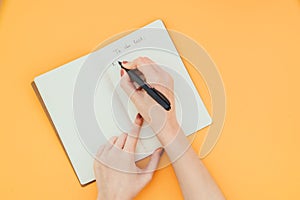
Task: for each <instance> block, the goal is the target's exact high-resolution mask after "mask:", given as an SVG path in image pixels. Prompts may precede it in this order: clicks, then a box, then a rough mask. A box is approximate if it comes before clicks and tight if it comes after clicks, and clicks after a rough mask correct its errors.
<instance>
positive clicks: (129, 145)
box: [124, 113, 143, 153]
mask: <svg viewBox="0 0 300 200" xmlns="http://www.w3.org/2000/svg"><path fill="white" fill-rule="evenodd" d="M142 124H143V118H142V116H141V115H140V114H139V113H138V114H137V116H136V118H135V122H134V125H133V128H132V130H131V133H130V135H129V136H128V137H127V140H126V143H125V146H124V150H126V151H128V152H129V153H134V152H135V148H136V144H137V142H138V139H139V134H140V131H141V126H142Z"/></svg>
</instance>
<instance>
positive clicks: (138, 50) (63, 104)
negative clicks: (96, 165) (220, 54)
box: [35, 20, 211, 184]
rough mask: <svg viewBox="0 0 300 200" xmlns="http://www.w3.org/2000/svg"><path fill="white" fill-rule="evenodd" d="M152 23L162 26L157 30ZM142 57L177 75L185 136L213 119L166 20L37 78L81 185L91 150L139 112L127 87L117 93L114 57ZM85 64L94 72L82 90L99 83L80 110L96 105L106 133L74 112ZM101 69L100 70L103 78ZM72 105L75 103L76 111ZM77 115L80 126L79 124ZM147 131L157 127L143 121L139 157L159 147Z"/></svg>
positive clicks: (87, 177)
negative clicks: (187, 68)
mask: <svg viewBox="0 0 300 200" xmlns="http://www.w3.org/2000/svg"><path fill="white" fill-rule="evenodd" d="M149 28H159V31H153V30H152V29H149ZM140 38H142V39H141V41H140V42H138V43H136V44H134V43H133V41H137V40H139V39H140ZM124 44H126V45H127V44H131V47H130V48H128V49H124V48H122V47H124ZM115 49H122V53H121V54H119V55H116V54H115ZM159 49H161V50H159ZM170 52H171V53H170ZM139 56H147V57H149V58H151V59H152V60H154V61H155V62H157V63H158V64H160V65H162V66H165V70H167V71H169V72H170V73H171V75H172V77H173V78H174V84H175V86H174V90H175V95H176V97H177V99H176V114H177V118H178V119H179V121H180V123H181V125H182V128H183V130H184V132H185V134H186V135H189V134H192V133H194V132H195V131H197V130H199V129H201V128H203V127H205V126H207V125H209V124H210V123H211V118H210V116H209V114H208V112H207V110H206V108H205V106H204V104H203V102H202V100H201V98H200V96H199V94H198V93H197V90H196V88H195V87H194V84H193V82H192V81H191V79H190V77H189V75H188V73H187V71H186V69H185V67H184V65H183V63H182V61H181V59H180V57H179V56H178V53H177V51H176V49H175V47H174V45H173V43H172V41H171V39H170V37H169V35H168V33H167V31H166V29H165V27H164V25H163V23H162V21H161V20H157V21H155V22H152V23H151V24H149V25H147V26H146V27H144V28H142V29H139V30H137V31H135V32H133V33H131V34H129V35H127V36H125V37H123V38H121V39H119V40H117V41H115V42H113V43H111V44H110V45H108V46H105V47H104V48H102V49H100V50H97V51H96V52H93V53H91V54H89V55H87V56H83V57H81V58H79V59H76V60H74V61H72V62H70V63H67V64H65V65H63V66H61V67H59V68H57V69H55V70H52V71H50V72H48V73H45V74H43V75H40V76H38V77H36V78H35V84H36V86H37V88H38V90H39V92H40V94H41V97H42V99H43V101H44V104H45V106H46V108H47V110H48V112H49V114H50V116H51V119H52V121H53V123H54V125H55V127H56V129H57V132H58V134H59V137H60V139H61V141H62V143H63V145H64V148H65V150H66V152H67V154H68V156H69V159H70V161H71V163H72V165H73V168H74V170H75V172H76V174H77V177H78V179H79V181H80V183H81V184H86V183H88V182H90V181H92V180H94V174H93V160H94V159H93V156H92V155H93V154H94V153H95V152H96V151H97V149H98V147H99V145H101V144H104V143H105V142H106V138H109V137H111V136H114V135H119V134H120V133H122V131H123V130H124V129H125V130H126V129H129V127H130V123H131V121H132V120H133V119H134V117H135V115H136V114H137V111H136V109H135V107H134V105H133V104H132V103H131V102H130V101H129V102H128V101H127V96H126V94H125V93H124V91H122V90H117V91H116V94H117V95H114V96H113V92H114V88H115V87H116V86H117V84H118V82H119V80H120V68H119V67H117V66H113V65H112V62H115V61H116V58H117V59H120V60H133V59H135V58H137V57H139ZM88 63H91V67H90V66H87V64H88ZM84 69H88V70H90V71H91V72H92V73H91V77H89V80H88V81H86V83H85V84H87V87H86V88H83V89H84V92H88V91H89V89H90V87H89V85H88V84H89V81H91V82H93V83H95V85H94V87H95V88H92V89H91V91H93V92H92V93H93V94H91V95H92V96H91V98H92V100H91V101H89V102H90V103H87V104H86V105H81V104H80V105H79V109H82V108H83V109H82V110H85V108H86V109H87V110H88V109H89V108H93V110H94V111H93V112H94V114H95V116H94V117H95V121H96V122H97V124H98V126H99V127H101V132H102V133H103V134H104V135H102V134H101V133H100V132H98V131H97V129H96V128H93V126H90V125H89V123H91V121H93V120H90V119H86V118H84V119H81V118H80V116H79V118H76V117H75V118H76V119H77V121H76V119H74V113H75V115H76V113H77V111H76V108H78V107H76V105H78V104H77V103H76V102H77V100H76V99H75V100H74V95H75V96H76V94H77V91H79V90H78V87H77V85H76V84H79V83H81V82H80V80H81V79H80V78H81V77H83V74H84V73H85V71H84ZM93 70H95V71H93ZM100 72H101V73H100ZM97 73H98V74H101V77H100V78H99V76H98V75H97ZM79 85H80V84H79ZM187 88H188V89H187ZM87 94H90V93H87ZM82 96H84V95H82ZM113 97H114V98H113ZM115 97H116V98H115ZM82 98H84V97H82ZM112 102H113V103H114V105H113V106H112ZM90 104H91V105H90ZM92 104H93V105H92ZM74 106H75V107H76V108H75V111H74ZM113 107H114V108H113ZM116 108H117V109H116ZM113 109H116V110H117V112H113ZM76 116H77V115H76ZM78 119H79V120H80V122H79V123H80V124H81V125H82V126H81V125H78V123H76V122H78ZM199 119H201V120H199ZM116 122H118V123H116ZM120 123H121V124H120ZM84 126H87V127H88V128H90V129H87V131H85V132H84V133H82V131H81V132H80V131H79V132H78V130H82V129H80V128H81V127H84ZM148 135H153V132H152V131H151V129H150V128H149V127H148V126H147V124H145V125H144V126H143V128H142V130H141V138H142V139H140V141H139V143H138V146H137V152H138V153H140V154H137V155H136V159H141V158H143V157H145V156H147V155H149V154H151V153H152V152H153V151H154V150H155V149H156V148H158V147H159V146H160V143H159V142H158V140H157V139H156V138H155V137H148V138H147V137H146V136H148Z"/></svg>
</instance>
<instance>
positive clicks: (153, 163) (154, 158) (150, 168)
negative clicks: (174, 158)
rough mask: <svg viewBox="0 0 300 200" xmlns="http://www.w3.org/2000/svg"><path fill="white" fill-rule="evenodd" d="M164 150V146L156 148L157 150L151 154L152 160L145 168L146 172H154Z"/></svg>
mask: <svg viewBox="0 0 300 200" xmlns="http://www.w3.org/2000/svg"><path fill="white" fill-rule="evenodd" d="M163 152H164V149H163V148H162V147H160V148H158V149H156V150H155V152H154V153H153V154H152V155H151V158H150V161H149V163H148V165H147V166H146V167H145V168H144V169H143V171H144V172H152V174H153V171H154V170H155V169H156V168H157V165H158V163H159V160H160V158H161V156H162V154H163Z"/></svg>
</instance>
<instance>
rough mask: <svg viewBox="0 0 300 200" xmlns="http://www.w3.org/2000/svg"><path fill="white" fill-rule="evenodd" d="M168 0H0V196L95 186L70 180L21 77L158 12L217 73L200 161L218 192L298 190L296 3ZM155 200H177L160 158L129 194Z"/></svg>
mask: <svg viewBox="0 0 300 200" xmlns="http://www.w3.org/2000/svg"><path fill="white" fill-rule="evenodd" d="M175 2H176V1H156V0H153V1H148V3H145V2H142V1H130V2H128V1H120V2H116V1H105V2H104V1H97V0H94V1H76V0H75V1H74V0H62V1H50V0H43V1H38V0H35V1H34V0H27V1H20V0H18V1H17V0H9V1H8V0H7V1H3V2H2V5H1V8H0V12H1V14H0V67H1V73H0V76H1V77H0V81H1V84H0V87H1V90H0V91H1V104H0V106H1V107H0V112H1V130H0V133H1V140H0V148H1V149H0V151H1V165H0V180H1V182H0V199H95V197H96V193H97V191H96V185H95V183H92V184H90V185H88V186H86V187H81V186H80V184H79V182H78V180H77V178H76V176H75V174H74V172H73V170H72V168H71V165H70V164H69V161H68V159H67V157H66V155H65V153H64V150H63V148H62V146H61V144H60V142H59V140H58V138H57V136H56V134H55V132H54V130H53V129H52V126H51V124H50V123H49V121H48V119H47V117H46V115H45V113H44V111H43V109H42V107H41V105H40V103H39V101H38V99H37V97H36V95H35V93H34V91H33V89H32V87H31V85H30V83H31V81H32V80H33V78H34V77H35V76H37V75H39V74H41V73H44V72H46V71H49V70H51V69H53V68H55V67H57V66H59V65H61V64H63V63H66V62H68V61H70V60H72V59H75V58H77V57H79V56H81V55H84V54H86V53H88V52H89V51H90V50H92V49H93V48H94V47H96V46H97V45H98V44H99V43H100V42H101V41H103V40H105V39H107V38H108V37H110V36H112V35H114V34H117V33H119V32H121V31H124V30H128V29H131V28H138V27H141V26H143V25H145V24H147V23H149V22H151V21H152V20H155V19H157V18H161V19H162V20H163V21H164V22H165V24H166V26H167V27H168V28H170V29H175V30H177V31H180V32H183V33H184V34H186V35H189V36H190V37H192V38H194V39H195V40H196V41H197V42H198V43H200V44H202V45H203V46H204V48H206V50H207V51H208V52H209V53H210V55H211V56H212V58H213V59H214V61H215V62H216V64H217V65H218V68H219V70H220V72H221V74H222V77H223V80H224V84H225V88H226V96H227V116H226V121H225V126H224V130H223V133H222V136H221V138H220V140H219V142H218V144H217V146H216V147H215V149H214V151H213V152H212V153H211V154H209V156H208V157H206V158H205V159H204V162H205V164H206V165H207V167H208V169H209V171H210V172H211V173H212V175H213V176H214V177H215V179H216V181H217V182H218V184H219V185H220V187H221V189H222V191H223V192H224V194H225V195H226V197H227V198H228V199H237V200H240V199H243V200H248V199H249V200H253V199H272V200H275V199H300V191H299V187H300V170H299V169H300V160H299V159H300V156H299V152H300V136H299V133H300V130H299V117H298V116H299V112H300V109H299V102H300V99H299V85H300V82H299V74H300V73H299V72H300V70H299V69H300V68H299V67H300V57H299V56H300V1H299V0H297V1H296V0H276V1H274V0H270V1H266V0H259V1H258V0H254V1H253V0H252V1H238V0H227V1H224V0H223V1H221V0H216V1H181V2H180V4H178V3H175ZM201 87H202V86H198V88H201ZM204 99H205V102H209V97H208V96H207V95H205V94H204ZM199 135H200V137H198V138H197V140H196V143H195V144H194V147H195V148H197V147H198V146H199V144H200V142H201V136H203V134H199ZM202 138H203V137H202ZM154 198H155V199H182V196H181V193H180V190H179V186H178V184H177V182H176V179H175V176H174V173H173V171H172V169H171V168H170V167H168V168H165V169H163V170H160V171H158V172H157V173H156V174H155V176H154V179H153V181H152V182H151V184H150V185H148V186H147V187H146V188H145V190H144V191H143V192H142V193H141V194H140V196H139V197H137V199H146V200H147V199H154Z"/></svg>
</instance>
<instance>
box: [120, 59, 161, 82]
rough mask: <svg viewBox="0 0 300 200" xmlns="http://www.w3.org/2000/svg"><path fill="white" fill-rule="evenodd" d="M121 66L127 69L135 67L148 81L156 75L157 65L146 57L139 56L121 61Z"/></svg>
mask: <svg viewBox="0 0 300 200" xmlns="http://www.w3.org/2000/svg"><path fill="white" fill-rule="evenodd" d="M123 66H124V67H125V68H127V69H136V68H137V69H138V70H139V71H140V72H142V73H143V75H144V76H145V77H146V79H147V81H149V82H151V79H153V78H154V77H156V76H157V75H158V71H157V70H156V68H157V67H158V66H157V65H156V64H155V63H154V62H153V61H152V60H150V59H149V58H146V57H139V58H137V59H135V60H133V61H132V62H123ZM156 66H157V67H156Z"/></svg>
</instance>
